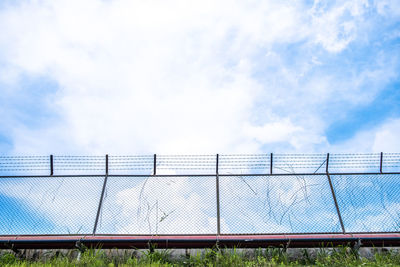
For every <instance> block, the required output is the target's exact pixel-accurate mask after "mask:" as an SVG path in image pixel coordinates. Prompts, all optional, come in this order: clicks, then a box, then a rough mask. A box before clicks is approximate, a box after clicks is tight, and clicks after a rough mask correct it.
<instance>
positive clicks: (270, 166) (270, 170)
mask: <svg viewBox="0 0 400 267" xmlns="http://www.w3.org/2000/svg"><path fill="white" fill-rule="evenodd" d="M273 158H274V154H272V153H271V158H270V164H269V174H272V168H273V165H272V163H273Z"/></svg>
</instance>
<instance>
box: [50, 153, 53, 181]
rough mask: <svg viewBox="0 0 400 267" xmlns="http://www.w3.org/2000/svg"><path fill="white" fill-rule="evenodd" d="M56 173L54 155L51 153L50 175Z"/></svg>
mask: <svg viewBox="0 0 400 267" xmlns="http://www.w3.org/2000/svg"><path fill="white" fill-rule="evenodd" d="M53 174H54V164H53V155H50V176H53Z"/></svg>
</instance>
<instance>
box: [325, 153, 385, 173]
mask: <svg viewBox="0 0 400 267" xmlns="http://www.w3.org/2000/svg"><path fill="white" fill-rule="evenodd" d="M380 159H381V154H380V153H370V154H331V155H330V158H329V171H330V172H335V173H340V172H379V171H380V161H381V160H380Z"/></svg>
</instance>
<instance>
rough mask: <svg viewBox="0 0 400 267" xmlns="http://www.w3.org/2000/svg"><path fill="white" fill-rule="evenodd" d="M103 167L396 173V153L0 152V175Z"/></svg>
mask: <svg viewBox="0 0 400 267" xmlns="http://www.w3.org/2000/svg"><path fill="white" fill-rule="evenodd" d="M217 156H218V160H217ZM106 158H107V160H106ZM106 169H107V170H108V174H111V175H112V174H115V175H118V174H121V175H124V174H127V175H135V174H137V175H149V174H156V173H157V174H176V175H183V174H214V173H215V172H216V170H217V169H218V170H219V174H280V173H281V174H299V173H310V174H311V173H325V172H330V173H350V172H356V173H374V172H379V173H384V172H386V173H388V172H398V171H400V153H345V154H337V153H332V154H322V153H313V154H299V153H296V154H281V153H278V154H274V153H265V154H217V155H210V154H209V155H163V154H161V155H158V154H157V155H156V154H153V155H103V156H100V155H93V156H89V155H49V156H43V155H38V156H36V155H0V176H11V175H14V176H18V175H46V174H48V173H51V175H56V174H58V175H66V174H89V173H90V174H93V175H101V174H104V173H105V170H106ZM160 172H161V173H160Z"/></svg>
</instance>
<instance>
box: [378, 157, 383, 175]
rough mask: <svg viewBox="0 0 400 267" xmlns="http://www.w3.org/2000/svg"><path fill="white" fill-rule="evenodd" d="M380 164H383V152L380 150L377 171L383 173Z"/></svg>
mask: <svg viewBox="0 0 400 267" xmlns="http://www.w3.org/2000/svg"><path fill="white" fill-rule="evenodd" d="M382 165H383V152H381V160H380V163H379V172H380V173H383V172H382Z"/></svg>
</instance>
